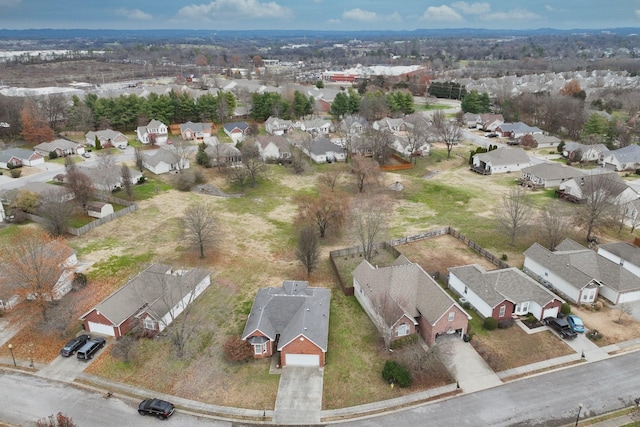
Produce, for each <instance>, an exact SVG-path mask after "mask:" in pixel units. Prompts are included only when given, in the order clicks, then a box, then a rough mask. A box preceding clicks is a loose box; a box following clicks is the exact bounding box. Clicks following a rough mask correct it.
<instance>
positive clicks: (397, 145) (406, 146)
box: [391, 135, 431, 157]
mask: <svg viewBox="0 0 640 427" xmlns="http://www.w3.org/2000/svg"><path fill="white" fill-rule="evenodd" d="M391 140H392V142H391V148H392V149H394V150H396V151H397V152H398V153H400V154H402V155H404V156H408V157H410V156H412V155H419V156H427V155H428V154H429V151H430V150H431V144H429V143H428V142H424V143H423V144H422V145H420V146H419V147H416V148H415V150H413V151H412V148H413V147H412V146H411V145H412V144H410V141H409V139H408V137H407V136H397V135H393V136H392V137H391Z"/></svg>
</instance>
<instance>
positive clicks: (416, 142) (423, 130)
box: [405, 114, 431, 164]
mask: <svg viewBox="0 0 640 427" xmlns="http://www.w3.org/2000/svg"><path fill="white" fill-rule="evenodd" d="M405 122H407V149H408V150H409V153H410V155H411V157H412V158H413V164H416V162H417V158H418V157H417V156H418V155H419V154H420V153H419V151H420V149H421V148H422V147H423V146H424V145H425V144H427V141H428V139H429V135H430V134H431V132H430V130H429V129H430V128H429V122H428V120H427V119H426V117H423V116H421V115H420V114H414V115H413V116H410V117H407V118H406V119H405Z"/></svg>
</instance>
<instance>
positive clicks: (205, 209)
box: [183, 201, 219, 258]
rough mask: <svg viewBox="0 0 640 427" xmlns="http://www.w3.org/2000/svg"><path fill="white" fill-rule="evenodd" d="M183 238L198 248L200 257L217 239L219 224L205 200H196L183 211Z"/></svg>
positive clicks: (202, 256)
mask: <svg viewBox="0 0 640 427" xmlns="http://www.w3.org/2000/svg"><path fill="white" fill-rule="evenodd" d="M183 221H184V226H185V238H186V240H187V242H189V243H190V244H191V245H192V246H195V247H196V248H198V251H199V252H200V258H204V256H205V249H208V248H212V247H213V246H214V245H215V244H216V243H217V241H218V232H219V225H218V221H217V219H216V217H215V214H214V210H213V208H212V207H211V206H210V205H209V204H208V203H206V202H203V201H200V202H196V203H194V204H192V205H190V206H189V207H187V209H185V211H184V217H183Z"/></svg>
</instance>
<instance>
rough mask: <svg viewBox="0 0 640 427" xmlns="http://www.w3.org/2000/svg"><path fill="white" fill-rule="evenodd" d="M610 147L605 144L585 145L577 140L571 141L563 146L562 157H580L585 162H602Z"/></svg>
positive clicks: (573, 158) (572, 158)
mask: <svg viewBox="0 0 640 427" xmlns="http://www.w3.org/2000/svg"><path fill="white" fill-rule="evenodd" d="M608 152H609V149H608V148H607V146H606V145H604V144H592V145H585V144H581V143H579V142H575V141H569V142H567V143H566V144H564V147H563V148H562V157H564V158H566V159H569V160H572V161H573V160H576V159H577V158H578V157H579V158H580V160H581V161H583V162H598V163H601V162H602V159H603V158H604V156H605V155H606V154H607V153H608Z"/></svg>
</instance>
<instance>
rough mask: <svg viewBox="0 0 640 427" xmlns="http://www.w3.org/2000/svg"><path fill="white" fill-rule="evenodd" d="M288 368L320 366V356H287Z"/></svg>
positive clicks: (286, 363)
mask: <svg viewBox="0 0 640 427" xmlns="http://www.w3.org/2000/svg"><path fill="white" fill-rule="evenodd" d="M285 365H287V366H320V356H318V355H317V354H287V355H286V360H285Z"/></svg>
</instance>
